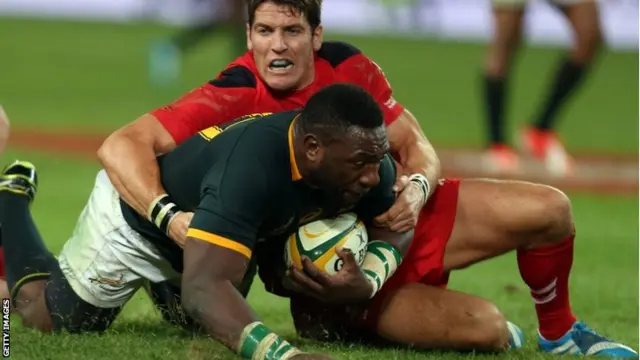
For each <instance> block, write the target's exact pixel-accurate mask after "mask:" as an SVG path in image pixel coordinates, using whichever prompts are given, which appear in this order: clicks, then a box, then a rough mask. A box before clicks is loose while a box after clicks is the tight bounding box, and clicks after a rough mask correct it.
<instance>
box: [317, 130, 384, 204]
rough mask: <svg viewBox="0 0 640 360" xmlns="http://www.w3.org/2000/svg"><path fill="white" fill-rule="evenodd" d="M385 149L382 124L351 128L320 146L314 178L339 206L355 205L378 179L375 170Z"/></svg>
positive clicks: (376, 170) (377, 168)
mask: <svg viewBox="0 0 640 360" xmlns="http://www.w3.org/2000/svg"><path fill="white" fill-rule="evenodd" d="M387 151H389V142H388V140H387V132H386V128H385V127H384V126H381V127H379V128H377V129H373V130H372V129H361V128H357V127H353V128H351V129H350V130H349V132H348V134H347V135H346V136H344V137H342V138H339V139H336V140H335V141H333V142H331V143H329V144H328V145H326V146H324V145H320V150H319V151H318V154H317V155H318V156H317V157H316V158H315V162H316V164H317V166H316V167H315V170H314V171H313V180H314V181H315V182H316V183H317V184H318V185H319V186H320V187H322V188H323V189H326V192H327V196H328V198H329V199H332V200H333V201H336V202H338V203H339V206H341V207H345V206H352V205H355V204H356V203H357V202H358V201H359V200H360V199H361V198H362V197H363V196H364V195H365V194H366V193H367V191H369V190H370V189H371V188H373V187H375V186H376V185H378V183H379V182H380V176H379V175H378V170H379V168H380V162H381V161H382V159H383V158H384V155H385V154H386V153H387Z"/></svg>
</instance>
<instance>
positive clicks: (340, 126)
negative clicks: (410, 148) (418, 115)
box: [295, 84, 389, 207]
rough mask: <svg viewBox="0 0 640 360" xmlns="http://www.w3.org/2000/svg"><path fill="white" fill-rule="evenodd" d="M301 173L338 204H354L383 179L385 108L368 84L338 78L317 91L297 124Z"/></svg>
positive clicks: (386, 148)
mask: <svg viewBox="0 0 640 360" xmlns="http://www.w3.org/2000/svg"><path fill="white" fill-rule="evenodd" d="M295 135H296V141H295V151H296V160H297V161H298V162H299V170H300V173H301V174H302V177H303V178H304V179H306V180H307V181H308V182H309V183H311V184H312V185H313V186H316V187H318V188H320V189H322V190H323V191H324V192H326V196H327V199H328V200H330V201H331V203H332V204H333V205H335V206H339V207H344V206H349V205H354V204H355V203H357V202H358V200H360V198H361V197H362V196H363V195H364V194H365V193H366V192H367V191H368V190H369V189H371V188H372V187H374V186H376V185H378V182H379V181H380V178H379V176H378V169H379V167H380V162H381V161H382V159H383V158H384V155H385V154H386V153H387V151H388V150H389V142H388V140H387V131H386V127H385V125H384V121H383V115H382V110H381V109H380V107H379V106H378V104H377V103H376V101H375V100H374V99H373V97H372V96H371V95H370V94H369V93H367V92H366V91H365V90H364V89H362V88H360V87H358V86H355V85H350V84H333V85H330V86H327V87H325V88H324V89H322V90H320V91H319V92H317V93H316V94H314V95H313V96H312V97H311V98H310V99H309V101H308V102H307V105H306V106H305V108H304V109H303V111H302V113H301V115H300V117H299V118H298V120H297V123H296V124H295Z"/></svg>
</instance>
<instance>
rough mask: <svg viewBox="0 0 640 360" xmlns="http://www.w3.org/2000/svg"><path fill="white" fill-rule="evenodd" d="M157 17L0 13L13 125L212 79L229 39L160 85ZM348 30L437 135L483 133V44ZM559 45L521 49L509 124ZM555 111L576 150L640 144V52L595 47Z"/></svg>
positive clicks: (157, 100) (525, 109)
mask: <svg viewBox="0 0 640 360" xmlns="http://www.w3.org/2000/svg"><path fill="white" fill-rule="evenodd" d="M172 31H173V30H172V29H170V28H164V27H159V26H155V25H111V24H89V23H72V22H66V23H58V22H43V21H26V20H13V19H2V21H0V33H2V34H13V35H11V36H2V37H0V49H2V56H0V78H1V79H2V86H0V103H2V104H3V105H4V106H5V107H6V108H7V110H8V111H9V112H10V114H11V115H12V118H13V120H14V122H16V124H18V125H25V126H38V127H43V126H44V127H60V126H68V127H81V128H91V129H97V130H112V129H114V128H116V127H118V126H120V125H122V124H124V123H126V122H128V121H131V120H133V119H134V118H136V117H137V116H138V115H140V114H142V113H144V112H146V111H148V110H150V109H153V108H155V107H157V106H160V105H163V104H164V103H166V102H168V101H170V100H172V99H174V98H176V97H177V96H178V95H180V94H181V93H183V92H185V91H187V90H188V89H189V88H191V87H194V86H196V85H199V84H202V83H204V82H205V81H207V80H208V79H211V78H212V77H214V76H215V75H216V74H217V72H218V71H220V70H221V68H222V67H223V66H224V65H225V63H226V62H227V61H228V59H227V58H226V57H225V56H226V54H227V50H228V41H227V40H226V39H225V38H223V37H214V38H212V39H211V40H210V41H209V42H208V43H207V44H204V45H203V46H202V47H200V48H198V49H197V51H196V52H195V53H194V54H193V56H190V57H188V58H187V60H186V64H185V72H184V79H183V82H182V83H181V84H180V85H178V86H175V87H173V88H171V89H167V90H165V91H163V92H156V91H152V89H151V88H149V86H148V85H147V81H146V80H147V79H146V52H147V50H148V47H149V44H150V42H151V41H153V40H156V39H158V38H161V37H162V36H165V35H167V34H170V33H171V32H172ZM329 38H334V39H335V38H340V39H345V40H347V41H349V42H352V43H353V44H355V45H357V46H358V47H360V48H361V49H362V50H364V51H365V52H366V53H367V54H368V55H369V56H370V57H371V58H373V59H374V60H375V61H376V62H378V63H379V64H380V65H381V66H382V68H383V69H385V72H386V74H387V75H388V77H389V79H390V81H391V84H392V85H393V87H394V89H395V92H396V95H397V96H396V97H397V99H398V100H399V101H400V102H401V103H402V104H404V105H405V106H406V107H407V108H409V109H411V110H412V112H414V113H415V114H416V115H417V117H418V118H419V119H420V120H421V121H422V124H423V125H424V128H425V131H426V133H427V135H428V136H429V137H430V138H431V139H432V140H433V141H434V142H435V143H437V144H440V145H464V146H470V145H473V146H478V145H481V144H482V143H483V141H484V140H483V138H484V134H485V130H484V123H483V120H482V119H483V117H482V106H481V96H480V93H479V90H480V85H481V84H480V68H481V64H482V61H483V54H484V46H483V45H469V44H460V43H443V42H438V41H433V40H428V41H427V40H418V39H413V40H411V39H381V38H371V37H352V36H348V37H344V36H337V35H330V36H329ZM563 53H564V50H562V49H537V48H536V49H532V48H524V49H522V51H521V52H520V54H519V57H518V59H519V64H518V66H516V67H515V71H514V77H513V79H512V89H513V94H512V95H511V100H513V101H512V104H510V106H509V116H508V118H509V119H511V124H510V126H511V129H512V130H515V127H516V126H517V125H519V124H522V123H523V122H525V121H529V120H531V119H532V118H533V115H534V114H535V112H536V109H537V107H538V104H540V103H541V101H542V97H543V95H544V92H545V87H546V86H547V84H548V83H549V82H550V76H551V75H552V74H553V72H554V71H555V67H556V63H557V61H558V60H559V58H560V57H561V56H562V54H563ZM594 69H595V70H596V71H594V72H593V73H592V74H590V75H589V77H588V79H587V82H586V84H585V88H584V89H583V90H584V91H582V92H581V93H580V94H578V96H576V98H575V99H574V100H575V101H572V102H571V103H570V105H569V106H568V108H567V109H566V111H565V112H563V113H562V116H561V118H560V119H559V121H560V122H561V126H560V130H561V131H562V133H563V135H564V136H565V137H566V138H567V144H568V146H569V148H571V149H573V150H607V151H610V152H626V153H628V152H633V153H636V152H637V148H638V142H637V141H638V138H637V136H636V135H637V134H638V121H637V120H638V106H637V99H638V87H637V79H638V53H613V52H609V51H604V52H603V53H602V54H601V56H600V58H599V60H598V62H597V65H596V66H594Z"/></svg>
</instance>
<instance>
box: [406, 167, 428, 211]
mask: <svg viewBox="0 0 640 360" xmlns="http://www.w3.org/2000/svg"><path fill="white" fill-rule="evenodd" d="M409 181H411V182H413V183H415V184H416V185H418V186H419V187H420V189H421V190H422V203H423V204H426V203H427V199H428V198H429V194H430V193H431V186H430V185H429V181H428V180H427V177H426V176H424V175H422V174H418V173H416V174H412V175H411V176H409Z"/></svg>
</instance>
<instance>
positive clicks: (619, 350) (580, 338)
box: [538, 321, 638, 359]
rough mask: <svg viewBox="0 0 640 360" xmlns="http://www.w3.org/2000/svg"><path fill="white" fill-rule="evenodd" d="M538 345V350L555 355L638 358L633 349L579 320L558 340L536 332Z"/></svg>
mask: <svg viewBox="0 0 640 360" xmlns="http://www.w3.org/2000/svg"><path fill="white" fill-rule="evenodd" d="M538 346H539V347H540V350H542V351H544V352H548V353H551V354H556V355H583V356H598V357H608V358H617V359H638V353H637V352H636V351H635V350H633V349H631V348H630V347H628V346H626V345H623V344H621V343H618V342H615V341H611V340H609V339H607V338H605V337H604V336H602V335H599V334H598V333H596V332H595V331H593V330H591V328H589V327H588V326H587V325H586V324H584V323H583V322H580V321H576V322H575V323H574V324H573V326H572V327H571V329H570V330H569V331H567V333H566V334H564V336H562V337H561V338H560V339H558V340H554V341H550V340H546V339H544V338H543V337H542V336H541V335H540V333H538Z"/></svg>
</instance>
